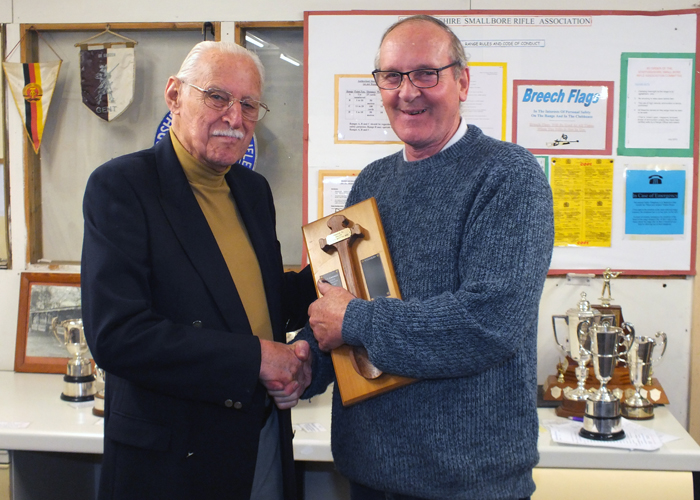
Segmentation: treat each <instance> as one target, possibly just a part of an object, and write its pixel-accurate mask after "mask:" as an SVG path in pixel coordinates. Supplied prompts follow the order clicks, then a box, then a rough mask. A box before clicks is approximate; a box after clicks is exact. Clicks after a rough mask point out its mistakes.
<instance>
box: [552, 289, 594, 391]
mask: <svg viewBox="0 0 700 500" xmlns="http://www.w3.org/2000/svg"><path fill="white" fill-rule="evenodd" d="M600 318H601V314H600V311H597V310H595V309H592V308H591V303H590V302H589V301H588V300H586V292H581V300H580V301H579V302H578V304H577V307H572V308H571V309H568V310H567V311H566V316H562V315H553V316H552V329H553V330H554V341H555V342H556V343H557V346H559V349H560V350H561V352H562V353H564V356H569V357H570V358H571V359H573V360H574V361H575V362H576V363H577V364H578V366H577V367H576V380H577V387H576V388H575V389H571V388H567V389H565V390H564V398H566V399H568V400H570V401H585V400H586V399H588V391H587V390H586V387H585V384H586V378H588V368H586V365H587V364H588V362H589V361H590V359H591V357H590V355H589V354H588V351H587V350H586V349H583V348H582V346H581V345H580V343H579V337H578V326H579V324H580V323H581V322H582V321H586V320H589V321H590V322H591V323H599V322H600ZM557 320H560V322H561V321H564V322H565V323H566V327H567V328H566V336H565V337H563V338H564V341H563V342H560V341H559V336H558V335H557Z"/></svg>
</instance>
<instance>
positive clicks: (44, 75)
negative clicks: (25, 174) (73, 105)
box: [2, 59, 62, 154]
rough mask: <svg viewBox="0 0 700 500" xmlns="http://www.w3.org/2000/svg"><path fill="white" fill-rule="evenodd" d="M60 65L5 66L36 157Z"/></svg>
mask: <svg viewBox="0 0 700 500" xmlns="http://www.w3.org/2000/svg"><path fill="white" fill-rule="evenodd" d="M61 62H62V61H61V60H60V59H59V60H58V61H51V62H46V63H8V62H4V63H2V67H3V69H4V70H5V76H6V77H7V83H8V85H9V86H10V91H11V92H12V97H13V98H14V100H15V104H16V105H17V110H18V111H19V114H20V116H21V117H22V123H23V124H24V128H25V130H26V131H27V136H28V137H29V141H30V142H31V143H32V147H33V148H34V152H35V153H37V154H38V153H39V146H40V145H41V136H42V135H43V134H44V125H45V124H46V115H47V114H48V112H49V104H51V98H52V97H53V91H54V89H55V88H56V81H57V80H58V72H59V70H60V69H61Z"/></svg>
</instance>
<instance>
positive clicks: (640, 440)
mask: <svg viewBox="0 0 700 500" xmlns="http://www.w3.org/2000/svg"><path fill="white" fill-rule="evenodd" d="M543 424H544V423H543ZM545 427H547V428H548V429H549V434H550V435H551V436H552V440H553V441H554V442H555V443H560V444H572V445H580V446H602V447H604V448H621V449H624V450H644V451H654V450H658V449H659V448H661V446H662V442H661V439H660V438H659V436H658V434H657V433H656V432H655V431H654V430H652V429H647V428H646V427H642V426H641V425H639V424H635V423H634V422H630V421H629V420H625V419H622V429H623V430H624V431H625V437H624V438H623V439H620V440H619V441H595V440H593V439H586V438H583V437H581V436H580V435H579V430H581V427H583V424H581V423H580V422H565V423H562V424H558V423H548V424H545Z"/></svg>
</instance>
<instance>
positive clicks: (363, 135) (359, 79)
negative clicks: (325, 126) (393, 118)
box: [336, 75, 401, 142]
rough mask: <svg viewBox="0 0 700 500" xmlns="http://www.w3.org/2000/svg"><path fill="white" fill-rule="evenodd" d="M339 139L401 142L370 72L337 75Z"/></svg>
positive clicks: (338, 140)
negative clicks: (363, 74) (366, 74)
mask: <svg viewBox="0 0 700 500" xmlns="http://www.w3.org/2000/svg"><path fill="white" fill-rule="evenodd" d="M336 92H337V94H336V102H337V106H338V108H337V109H336V124H337V126H336V141H337V142H345V141H350V142H401V141H399V138H398V137H397V136H396V134H395V133H394V131H393V130H392V129H391V125H390V124H389V118H388V117H387V116H386V112H385V111H384V105H383V104H382V96H381V94H380V93H379V87H377V85H376V84H375V83H374V79H373V78H372V76H371V75H368V76H366V77H363V76H354V75H336Z"/></svg>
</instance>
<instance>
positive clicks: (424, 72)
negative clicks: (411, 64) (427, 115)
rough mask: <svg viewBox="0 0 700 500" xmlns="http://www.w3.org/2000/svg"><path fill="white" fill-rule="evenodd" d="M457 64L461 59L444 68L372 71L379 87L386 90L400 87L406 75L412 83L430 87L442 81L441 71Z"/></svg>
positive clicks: (424, 87)
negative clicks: (403, 71)
mask: <svg viewBox="0 0 700 500" xmlns="http://www.w3.org/2000/svg"><path fill="white" fill-rule="evenodd" d="M457 64H459V61H455V62H453V63H452V64H448V65H447V66H443V67H442V68H421V69H414V70H413V71H406V72H405V73H402V72H401V71H381V70H378V69H375V70H374V71H372V76H373V77H374V81H375V82H376V84H377V87H379V88H380V89H384V90H396V89H398V88H399V87H400V86H401V82H403V77H404V76H407V77H408V79H409V80H410V81H411V83H412V84H413V85H415V86H416V87H418V88H419V89H429V88H431V87H435V86H436V85H437V84H438V82H439V81H440V71H442V70H444V69H447V68H451V67H452V66H456V65H457Z"/></svg>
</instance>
